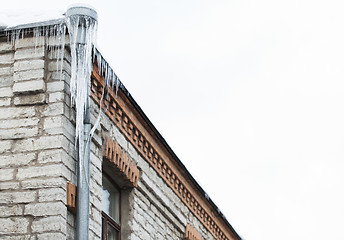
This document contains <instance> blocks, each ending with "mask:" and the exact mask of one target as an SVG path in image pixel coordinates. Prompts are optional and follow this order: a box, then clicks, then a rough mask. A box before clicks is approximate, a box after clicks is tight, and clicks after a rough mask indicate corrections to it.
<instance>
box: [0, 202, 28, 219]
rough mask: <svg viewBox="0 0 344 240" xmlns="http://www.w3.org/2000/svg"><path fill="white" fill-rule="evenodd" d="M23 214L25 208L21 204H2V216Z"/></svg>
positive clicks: (0, 215) (0, 213) (0, 209)
mask: <svg viewBox="0 0 344 240" xmlns="http://www.w3.org/2000/svg"><path fill="white" fill-rule="evenodd" d="M21 214H23V208H22V207H21V206H20V205H13V206H10V205H7V206H0V217H9V216H18V215H21Z"/></svg>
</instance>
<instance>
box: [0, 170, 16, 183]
mask: <svg viewBox="0 0 344 240" xmlns="http://www.w3.org/2000/svg"><path fill="white" fill-rule="evenodd" d="M13 177H14V169H0V181H8V180H12V179H13Z"/></svg>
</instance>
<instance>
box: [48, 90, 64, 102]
mask: <svg viewBox="0 0 344 240" xmlns="http://www.w3.org/2000/svg"><path fill="white" fill-rule="evenodd" d="M64 96H65V94H64V93H63V92H52V93H50V94H49V102H63V101H64Z"/></svg>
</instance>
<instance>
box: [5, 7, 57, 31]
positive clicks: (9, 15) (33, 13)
mask: <svg viewBox="0 0 344 240" xmlns="http://www.w3.org/2000/svg"><path fill="white" fill-rule="evenodd" d="M63 14H64V10H60V11H58V10H44V11H43V10H26V9H18V10H6V11H4V10H0V29H1V28H2V29H4V28H7V29H15V28H17V27H19V26H24V25H36V26H37V25H40V24H39V23H43V22H54V20H57V19H61V18H64V15H63Z"/></svg>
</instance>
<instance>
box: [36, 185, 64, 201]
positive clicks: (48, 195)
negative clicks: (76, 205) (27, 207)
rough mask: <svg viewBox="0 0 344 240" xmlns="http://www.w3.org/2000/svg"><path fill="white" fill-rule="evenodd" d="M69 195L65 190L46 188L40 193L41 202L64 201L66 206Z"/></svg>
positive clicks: (39, 199)
mask: <svg viewBox="0 0 344 240" xmlns="http://www.w3.org/2000/svg"><path fill="white" fill-rule="evenodd" d="M66 199H67V193H66V190H65V189H63V188H46V189H40V190H39V191H38V201H39V202H50V201H62V202H63V203H65V204H66Z"/></svg>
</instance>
